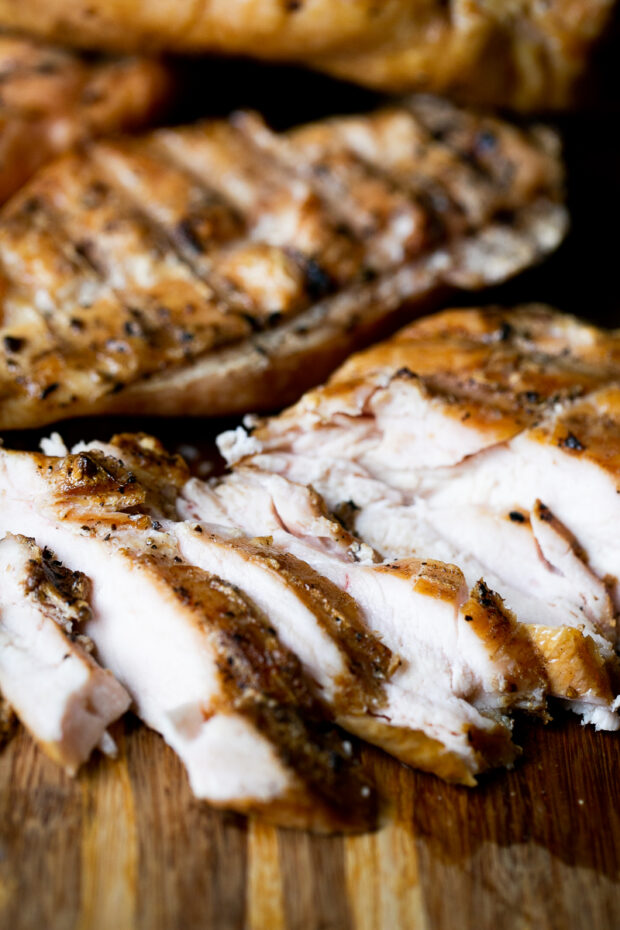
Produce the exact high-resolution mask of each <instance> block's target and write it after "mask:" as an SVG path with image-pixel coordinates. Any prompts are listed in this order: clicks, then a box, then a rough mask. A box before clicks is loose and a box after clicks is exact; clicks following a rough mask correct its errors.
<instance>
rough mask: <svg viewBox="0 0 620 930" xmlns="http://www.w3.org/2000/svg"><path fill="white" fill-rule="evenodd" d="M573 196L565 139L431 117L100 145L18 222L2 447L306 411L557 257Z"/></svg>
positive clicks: (6, 240) (1, 401) (204, 129)
mask: <svg viewBox="0 0 620 930" xmlns="http://www.w3.org/2000/svg"><path fill="white" fill-rule="evenodd" d="M483 140H484V145H483V144H482V143H483ZM561 196H562V168H561V164H560V161H559V157H558V146H557V139H556V137H555V136H554V135H553V134H552V133H550V132H549V131H547V130H545V129H542V128H541V127H534V128H532V129H530V130H520V129H516V128H515V127H513V126H510V125H509V124H506V123H503V122H500V121H498V120H495V119H490V118H486V117H480V116H477V115H475V114H472V113H466V112H464V111H461V110H458V109H457V108H455V107H453V106H452V105H450V104H447V103H445V102H442V101H439V100H435V99H433V98H428V97H425V98H414V99H412V100H411V101H409V102H408V103H407V105H405V106H402V107H398V108H389V109H385V110H380V111H378V112H376V113H371V114H368V115H366V116H363V117H351V118H343V119H334V120H329V121H326V122H322V123H318V124H315V125H314V126H308V127H303V128H301V129H298V130H294V131H292V132H289V133H287V134H281V135H278V134H274V133H272V132H270V131H269V130H268V129H267V128H266V127H265V126H264V125H263V124H262V123H261V122H260V120H259V119H258V118H257V117H256V116H252V115H248V114H245V115H243V114H242V115H237V116H235V117H233V118H232V119H231V120H229V121H220V122H215V123H206V124H203V125H199V126H192V127H188V128H184V129H175V130H166V131H160V132H158V133H155V134H153V135H151V136H148V137H146V138H143V139H140V140H138V141H119V142H116V143H110V142H105V143H104V142H102V143H95V144H93V145H92V146H91V147H90V148H89V149H88V151H87V152H86V153H84V154H75V155H70V156H66V157H65V158H64V159H61V160H59V161H56V162H55V163H54V164H53V165H50V166H48V167H47V168H46V169H44V170H42V171H41V172H39V174H38V175H37V176H36V177H35V178H34V179H33V180H32V181H31V182H30V183H29V184H28V185H26V187H25V188H24V189H23V190H22V191H20V193H19V194H18V195H17V196H16V197H14V198H13V199H12V200H11V202H10V203H9V204H7V205H6V206H5V207H4V209H3V211H2V212H1V213H0V300H1V309H2V328H1V330H0V336H1V337H2V340H3V341H2V342H0V348H1V349H2V350H3V352H2V353H0V354H1V357H0V428H3V429H9V428H13V427H20V428H21V427H27V426H37V425H41V424H44V423H48V422H52V421H54V420H58V419H62V418H66V417H70V416H78V415H83V414H91V413H152V414H162V415H176V414H178V413H185V414H196V415H205V414H214V415H218V414H225V413H235V412H245V411H247V410H248V409H269V408H273V407H274V406H277V405H281V404H283V403H285V402H287V401H291V400H293V399H295V398H296V397H297V396H299V394H300V392H301V391H302V390H303V389H305V388H307V387H309V386H311V385H312V384H315V383H317V382H318V381H319V380H320V379H321V378H323V377H325V376H327V374H328V373H329V372H330V371H331V370H332V369H333V368H334V367H335V365H336V364H337V363H338V362H340V361H341V360H342V359H343V358H344V357H345V356H346V354H347V353H348V352H349V351H350V350H351V349H352V348H355V347H358V346H360V345H361V344H363V343H365V342H367V341H368V340H370V339H371V338H372V337H373V336H375V335H377V333H378V332H380V331H381V330H382V328H383V329H385V327H387V326H390V325H394V323H395V321H396V320H398V319H401V318H403V317H410V316H411V315H412V314H413V313H415V312H416V311H418V312H419V310H420V309H421V308H422V307H424V306H428V304H429V303H432V302H433V301H437V300H439V299H440V297H441V296H442V295H444V294H445V293H446V291H447V290H449V289H452V288H455V287H459V288H466V289H478V288H480V287H483V286H485V285H486V284H491V283H496V282H498V281H501V280H504V279H505V278H506V277H509V276H510V275H512V274H514V273H516V272H517V271H519V270H520V269H522V268H524V267H526V266H528V265H529V264H531V263H532V262H534V261H536V260H537V259H538V258H540V257H542V256H543V255H545V254H547V253H548V252H549V251H550V250H551V249H553V248H554V247H555V246H556V245H557V244H558V242H559V241H560V239H561V238H562V235H563V233H564V229H565V224H566V213H565V210H564V208H563V206H562V205H561Z"/></svg>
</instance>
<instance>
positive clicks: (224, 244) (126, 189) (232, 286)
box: [91, 142, 314, 329]
mask: <svg viewBox="0 0 620 930" xmlns="http://www.w3.org/2000/svg"><path fill="white" fill-rule="evenodd" d="M110 148H112V154H111V155H110V154H109V149H110ZM107 149H108V155H107V156H106V146H105V145H101V144H98V145H95V146H93V147H92V149H91V151H92V153H93V157H94V158H95V159H96V161H97V163H98V164H99V166H100V168H101V169H102V170H103V172H104V173H105V175H106V177H107V178H108V180H109V182H110V183H111V185H112V186H114V187H115V188H116V189H119V190H121V191H122V193H123V195H124V196H125V197H126V198H127V200H128V201H129V202H130V203H131V204H132V206H133V208H134V209H135V210H136V211H137V212H139V214H140V215H141V217H143V219H144V222H145V223H148V224H149V225H150V227H151V228H152V229H153V231H154V234H155V236H157V237H158V238H160V239H161V240H165V241H166V244H167V248H168V249H169V250H170V252H171V253H172V254H174V255H175V256H176V259H177V260H178V261H179V263H180V264H182V265H183V266H185V267H186V268H187V270H188V271H190V272H191V274H192V275H194V276H195V277H196V278H197V279H198V280H199V281H202V282H204V283H205V284H207V285H208V287H209V288H210V289H211V290H212V291H213V293H214V295H215V298H216V300H217V301H219V302H221V304H222V305H223V306H226V307H227V308H228V312H231V311H233V312H235V311H236V312H237V313H238V314H240V315H241V316H245V315H248V316H249V317H250V320H251V322H250V325H251V327H252V328H256V329H261V328H263V326H265V325H267V324H268V322H269V316H270V312H271V310H270V308H269V307H264V308H263V307H262V306H261V304H260V302H259V303H258V305H257V302H256V299H255V297H254V296H253V295H252V294H251V293H250V292H248V291H247V290H246V289H245V288H244V286H243V282H242V281H239V280H238V279H235V280H234V282H233V281H232V280H230V279H229V278H227V277H226V268H225V264H226V261H227V259H230V249H231V248H232V249H234V250H239V254H241V255H243V250H244V248H245V249H246V252H245V255H246V260H249V261H252V259H253V258H254V259H256V258H258V259H259V260H260V256H258V255H256V249H257V243H256V242H254V241H253V240H252V238H251V237H250V236H249V235H248V233H247V225H248V217H247V215H246V216H243V215H242V214H240V212H239V210H238V209H236V208H235V207H234V206H233V205H232V204H231V203H230V202H229V201H228V200H227V198H226V197H225V196H223V195H221V194H220V193H219V192H218V191H216V189H215V188H213V187H211V186H209V185H207V184H206V183H205V181H204V180H203V179H200V178H198V177H197V176H196V175H195V174H194V173H193V172H191V171H190V170H188V169H186V167H185V166H184V165H183V164H182V163H181V162H179V160H176V161H175V160H174V158H173V156H172V154H171V153H166V152H165V151H163V150H162V152H161V153H160V152H159V151H158V149H157V147H156V146H149V144H148V142H147V143H146V145H143V146H142V147H141V149H137V146H136V145H135V144H134V150H136V151H137V154H138V157H140V156H142V157H145V158H146V159H148V160H150V161H151V164H152V165H154V166H155V168H156V169H157V165H158V162H159V165H160V166H162V168H163V170H164V171H165V170H166V169H167V170H168V173H169V175H170V176H172V177H173V178H175V177H176V178H178V179H179V180H180V181H181V182H182V183H183V182H184V181H186V182H187V183H188V190H187V194H188V196H189V197H190V200H188V201H187V203H186V204H185V205H184V208H181V209H179V207H178V206H177V205H176V204H173V203H172V201H171V200H167V201H166V199H165V198H160V200H159V203H160V204H163V205H164V206H163V210H165V211H169V212H171V213H172V214H173V215H174V219H172V217H170V218H169V219H168V220H166V219H164V218H163V217H162V216H161V215H160V216H157V209H153V208H152V207H151V208H149V203H152V198H153V196H155V198H157V196H158V195H157V190H155V191H154V192H151V190H149V178H147V179H146V181H145V184H146V189H141V187H140V177H139V171H138V172H137V177H136V175H132V177H131V179H130V178H129V177H128V176H127V175H128V173H129V172H131V159H132V153H131V151H130V152H129V153H126V152H123V150H122V148H121V147H118V148H117V149H116V150H115V149H114V147H109V146H108V147H107ZM151 149H154V150H153V151H152V150H151ZM119 156H120V157H121V158H124V159H125V163H126V165H127V173H124V172H123V171H122V170H121V171H119V170H116V169H115V165H114V159H115V157H119ZM138 169H139V162H138ZM132 182H133V183H132ZM156 187H157V185H156V184H155V188H156ZM192 191H194V192H195V193H196V195H197V197H196V199H197V200H198V205H197V206H193V205H192V203H191V193H192ZM200 200H202V201H203V204H204V206H203V207H201V206H200V202H199V201H200ZM209 201H211V202H212V204H211V206H213V207H215V208H216V209H217V208H220V209H221V210H224V211H225V214H226V212H227V214H228V215H227V217H226V215H225V216H224V217H223V221H224V223H226V222H227V223H228V226H229V227H230V228H229V232H230V235H228V236H225V237H224V238H223V239H222V238H220V239H219V240H218V239H217V238H213V239H212V240H211V241H209V240H208V239H206V240H205V239H204V238H203V237H202V236H201V235H200V233H199V230H200V225H201V224H203V223H206V224H207V225H208V224H209V222H210V219H209V212H208V211H209V206H210V205H209ZM160 213H161V210H160ZM214 218H215V219H216V220H217V215H216V216H215V217H214ZM233 230H234V231H235V232H236V235H233V234H232V231H233ZM197 231H198V232H197ZM277 254H278V255H280V256H281V257H282V258H283V259H284V260H287V259H291V258H292V259H293V260H294V262H295V266H296V267H301V268H302V271H303V273H302V275H300V294H299V299H297V300H296V301H295V303H294V306H293V307H292V308H291V309H292V311H297V312H298V311H299V310H301V309H305V308H306V307H307V306H308V304H309V301H310V299H311V298H312V297H313V296H314V294H313V291H312V288H311V286H310V285H311V283H312V282H311V280H310V278H309V276H308V275H305V265H303V263H302V262H300V261H298V260H297V259H296V257H295V256H293V255H292V254H291V253H290V252H287V250H285V249H283V248H280V249H278V250H277ZM269 257H270V256H269V255H265V256H263V258H264V260H265V261H268V259H269ZM276 258H277V256H276ZM269 272H270V269H269V268H266V269H265V277H266V278H268V277H269ZM304 275H305V276H304ZM278 309H279V308H278ZM263 310H264V312H263Z"/></svg>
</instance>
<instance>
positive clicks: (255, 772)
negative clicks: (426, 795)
mask: <svg viewBox="0 0 620 930" xmlns="http://www.w3.org/2000/svg"><path fill="white" fill-rule="evenodd" d="M150 454H152V447H150V446H149V444H148V443H147V444H146V448H145V455H146V456H148V455H150ZM0 467H1V479H0V496H1V499H2V507H1V511H2V516H1V518H0V521H1V524H2V529H3V530H4V531H12V529H17V527H21V528H22V529H24V530H25V531H26V532H28V534H29V535H31V536H34V537H35V538H36V539H37V540H38V542H39V543H40V544H42V545H47V546H50V547H51V548H53V550H54V552H55V553H57V555H58V557H59V558H61V559H62V560H63V561H64V562H65V563H66V564H67V565H70V566H71V567H72V568H74V569H77V570H80V571H84V573H85V574H86V575H87V576H88V577H89V578H90V580H91V584H92V596H91V605H92V611H93V614H92V619H91V620H90V621H89V622H88V624H87V625H86V632H87V633H88V635H89V636H90V637H91V638H92V640H93V642H94V643H95V646H96V649H97V652H98V655H99V656H100V657H101V659H102V661H103V662H105V663H106V665H107V666H108V667H109V668H110V669H111V670H112V671H113V672H114V673H115V674H116V676H117V677H118V679H119V681H121V682H122V683H123V684H124V686H125V687H126V688H127V690H128V691H129V693H130V694H131V697H132V699H133V701H134V704H135V706H136V709H137V712H138V714H139V715H140V716H141V717H142V718H143V719H144V720H145V722H146V723H148V724H149V725H150V726H152V727H153V728H154V729H156V730H158V731H159V732H160V733H161V734H162V735H163V736H164V738H165V739H166V741H167V742H169V743H170V745H171V746H172V747H173V748H174V749H175V750H176V751H177V752H178V754H179V755H180V757H181V758H182V760H183V762H184V763H185V765H186V768H187V770H188V775H189V778H190V783H191V785H192V788H193V790H194V792H195V794H196V795H197V796H199V797H203V798H206V799H208V800H209V801H210V802H211V803H214V804H218V805H221V806H225V807H231V808H234V809H236V810H241V811H257V812H258V811H260V812H261V813H262V814H263V815H264V816H266V817H269V818H271V819H273V820H275V821H277V822H279V823H283V824H285V825H291V826H311V827H315V828H317V829H359V828H362V827H366V826H368V825H369V824H370V823H371V822H372V820H373V817H374V810H375V801H374V795H373V793H372V791H371V789H370V788H369V787H368V785H367V784H366V783H365V782H364V781H363V780H362V779H360V777H359V776H358V774H357V772H356V770H355V767H354V765H353V764H352V760H351V745H350V743H348V742H347V741H346V740H344V739H343V737H342V736H341V735H340V734H339V733H338V732H337V731H335V730H334V728H333V726H332V725H331V724H330V722H329V718H328V715H327V714H326V711H325V708H324V706H323V705H322V704H321V703H320V702H319V701H318V699H317V698H316V696H315V693H314V690H313V687H312V685H311V683H310V682H309V680H308V679H307V678H306V677H305V676H304V674H303V672H302V669H301V667H300V664H299V662H298V660H297V659H296V658H295V656H294V655H293V654H292V653H291V652H290V651H289V650H287V649H286V648H285V647H284V646H283V644H282V643H281V642H280V641H279V639H278V638H277V636H276V634H275V632H274V630H273V629H272V628H271V626H270V625H269V622H268V620H267V619H266V618H265V617H264V616H263V615H262V613H261V612H260V611H259V610H258V608H257V607H256V606H255V605H254V604H253V603H252V602H251V601H250V600H249V599H248V598H246V597H244V596H243V595H242V594H241V593H240V592H238V591H237V590H235V589H234V588H233V587H231V586H230V585H228V584H226V583H225V582H224V581H222V580H221V579H219V578H217V577H215V576H213V575H210V574H208V573H206V572H204V571H201V570H199V569H197V568H195V567H193V566H191V565H188V564H187V563H186V562H184V560H183V559H182V557H181V555H180V554H179V552H178V548H177V546H176V545H175V542H174V540H173V539H172V538H171V537H170V536H169V535H168V534H166V533H165V532H163V529H162V525H161V524H160V523H159V522H158V521H157V520H155V519H153V518H152V517H151V516H149V515H148V511H149V510H150V509H151V508H152V507H154V506H155V504H154V502H153V500H152V497H149V495H152V493H153V492H152V489H149V488H148V487H144V486H143V485H141V483H140V481H139V480H138V478H137V476H136V474H135V473H133V472H131V471H129V470H128V469H126V468H125V467H124V466H123V465H122V464H121V462H120V461H119V460H118V459H116V458H111V457H109V456H106V455H104V454H103V453H101V452H99V453H98V452H96V451H94V450H93V451H89V452H80V453H77V454H75V455H65V456H57V457H54V456H45V455H38V454H31V453H15V452H4V451H3V452H2V454H1V463H0ZM165 471H166V474H167V475H168V484H167V485H165V486H164V488H163V489H162V492H161V493H163V494H164V496H165V494H166V493H167V491H168V488H169V486H170V480H172V481H174V478H175V473H174V471H173V470H171V468H170V463H169V461H168V460H167V459H166V469H165ZM160 496H161V494H160Z"/></svg>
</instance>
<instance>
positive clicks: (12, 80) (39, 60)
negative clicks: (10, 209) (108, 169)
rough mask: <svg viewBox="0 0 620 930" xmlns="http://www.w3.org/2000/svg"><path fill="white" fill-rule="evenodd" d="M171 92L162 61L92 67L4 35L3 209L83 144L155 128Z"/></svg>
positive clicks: (0, 99)
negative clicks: (46, 169)
mask: <svg viewBox="0 0 620 930" xmlns="http://www.w3.org/2000/svg"><path fill="white" fill-rule="evenodd" d="M171 87H172V81H171V76H170V75H169V73H168V71H167V70H166V68H165V67H164V65H163V64H162V63H160V62H158V61H157V60H155V59H148V58H120V59H110V60H103V59H102V60H93V59H90V60H89V59H88V58H87V57H85V56H81V55H79V54H77V53H72V52H70V51H66V50H63V49H60V48H56V47H54V46H49V45H43V44H40V43H38V42H36V41H34V40H32V39H26V38H18V37H15V36H9V35H3V34H1V33H0V166H1V170H0V203H2V202H4V201H5V200H7V199H8V197H9V196H10V195H11V194H13V193H14V192H15V191H16V190H17V189H18V188H19V187H21V185H22V184H24V182H25V181H27V180H28V178H29V177H31V175H33V174H34V173H35V171H36V170H37V168H39V167H40V166H41V165H43V164H45V163H46V162H48V161H51V160H52V159H53V158H55V157H56V156H58V155H60V154H61V153H62V152H65V151H68V150H69V149H72V148H74V147H75V146H76V145H78V144H79V143H83V142H87V141H88V140H89V139H92V138H94V137H96V136H100V135H107V134H110V133H114V132H119V131H121V130H125V131H126V130H132V129H141V128H143V127H146V126H148V124H149V122H151V121H152V120H153V119H154V118H155V117H156V116H157V115H158V114H160V113H161V112H162V111H163V108H164V104H165V103H166V102H167V101H168V98H169V96H170V92H171Z"/></svg>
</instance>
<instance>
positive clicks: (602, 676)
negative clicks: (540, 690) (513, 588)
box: [522, 624, 618, 707]
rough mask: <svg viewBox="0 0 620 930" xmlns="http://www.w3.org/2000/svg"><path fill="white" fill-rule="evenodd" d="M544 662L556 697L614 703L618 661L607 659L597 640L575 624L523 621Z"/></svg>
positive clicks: (524, 627)
mask: <svg viewBox="0 0 620 930" xmlns="http://www.w3.org/2000/svg"><path fill="white" fill-rule="evenodd" d="M522 628H523V630H524V632H525V634H526V635H527V636H528V638H529V640H530V642H531V644H532V646H533V647H534V649H535V651H536V653H537V654H538V656H539V659H540V662H541V663H542V666H543V669H544V674H545V679H546V683H547V689H548V692H549V694H550V695H552V696H553V697H559V698H566V699H568V700H578V699H579V698H585V699H586V700H587V701H588V702H589V703H593V704H600V705H602V706H607V707H609V706H611V704H612V702H613V700H614V697H615V695H616V689H615V688H614V684H613V682H614V681H615V682H616V683H617V681H618V660H617V659H616V658H613V659H609V660H605V659H603V658H602V657H601V654H600V649H599V648H598V647H597V645H596V643H595V642H594V640H593V639H592V638H591V637H590V636H587V635H584V634H583V633H582V632H581V630H577V629H575V628H573V627H545V626H541V625H536V624H523V627H522Z"/></svg>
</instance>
